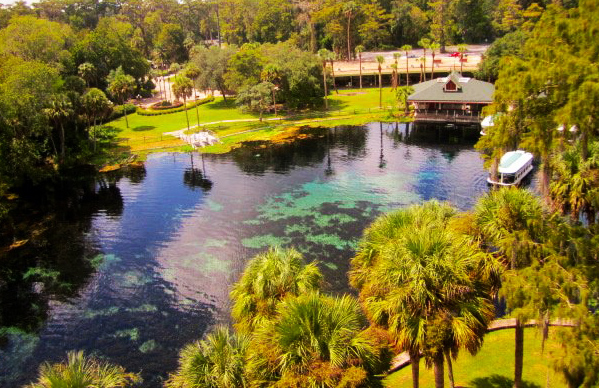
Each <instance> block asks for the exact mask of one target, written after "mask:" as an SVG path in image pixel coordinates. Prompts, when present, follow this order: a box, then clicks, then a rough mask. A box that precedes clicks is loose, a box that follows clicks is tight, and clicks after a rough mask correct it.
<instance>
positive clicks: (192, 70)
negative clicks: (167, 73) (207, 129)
mask: <svg viewBox="0 0 599 388" xmlns="http://www.w3.org/2000/svg"><path fill="white" fill-rule="evenodd" d="M184 75H185V76H186V77H187V78H189V79H190V80H192V81H193V84H194V86H195V83H196V82H197V79H198V77H199V76H200V69H199V68H198V67H197V66H196V65H195V64H194V63H189V64H187V66H186V67H185V73H184ZM195 106H196V118H197V119H198V128H199V127H200V108H199V106H198V102H197V101H196V104H195Z"/></svg>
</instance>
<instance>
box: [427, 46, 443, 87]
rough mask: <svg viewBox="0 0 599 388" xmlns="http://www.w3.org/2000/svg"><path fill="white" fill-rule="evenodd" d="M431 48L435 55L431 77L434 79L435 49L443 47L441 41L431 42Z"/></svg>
mask: <svg viewBox="0 0 599 388" xmlns="http://www.w3.org/2000/svg"><path fill="white" fill-rule="evenodd" d="M429 48H430V49H431V53H432V55H433V58H432V61H431V79H433V78H435V50H438V49H439V48H441V45H440V44H439V43H436V42H433V43H431V44H430V46H429Z"/></svg>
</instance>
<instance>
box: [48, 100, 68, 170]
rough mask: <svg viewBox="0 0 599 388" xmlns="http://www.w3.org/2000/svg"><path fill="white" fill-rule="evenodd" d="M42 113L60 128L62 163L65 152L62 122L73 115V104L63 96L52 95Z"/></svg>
mask: <svg viewBox="0 0 599 388" xmlns="http://www.w3.org/2000/svg"><path fill="white" fill-rule="evenodd" d="M44 113H45V114H46V115H47V116H48V118H49V119H50V120H52V121H54V123H55V125H56V126H57V127H58V128H60V159H61V161H62V162H64V158H65V152H66V151H65V133H64V122H65V120H66V119H68V118H69V117H70V116H72V115H73V113H74V111H73V104H72V103H71V101H70V100H69V98H68V97H67V96H66V95H64V94H58V95H54V96H53V97H52V98H51V99H50V106H49V107H48V108H46V109H44Z"/></svg>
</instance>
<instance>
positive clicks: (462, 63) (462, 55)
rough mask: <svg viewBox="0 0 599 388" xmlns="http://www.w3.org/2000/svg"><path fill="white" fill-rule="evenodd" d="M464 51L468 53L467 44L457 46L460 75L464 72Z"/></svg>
mask: <svg viewBox="0 0 599 388" xmlns="http://www.w3.org/2000/svg"><path fill="white" fill-rule="evenodd" d="M466 51H468V45H467V44H463V43H462V44H458V52H459V53H460V74H462V73H463V70H464V53H465V52H466Z"/></svg>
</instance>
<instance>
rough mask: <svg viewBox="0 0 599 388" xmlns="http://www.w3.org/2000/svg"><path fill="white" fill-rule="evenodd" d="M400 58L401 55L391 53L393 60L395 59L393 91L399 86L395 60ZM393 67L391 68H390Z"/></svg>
mask: <svg viewBox="0 0 599 388" xmlns="http://www.w3.org/2000/svg"><path fill="white" fill-rule="evenodd" d="M399 58H401V54H400V53H393V59H395V67H394V69H395V82H394V84H395V89H397V87H398V86H399V72H398V65H397V60H398V59H399ZM391 67H393V66H391Z"/></svg>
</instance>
